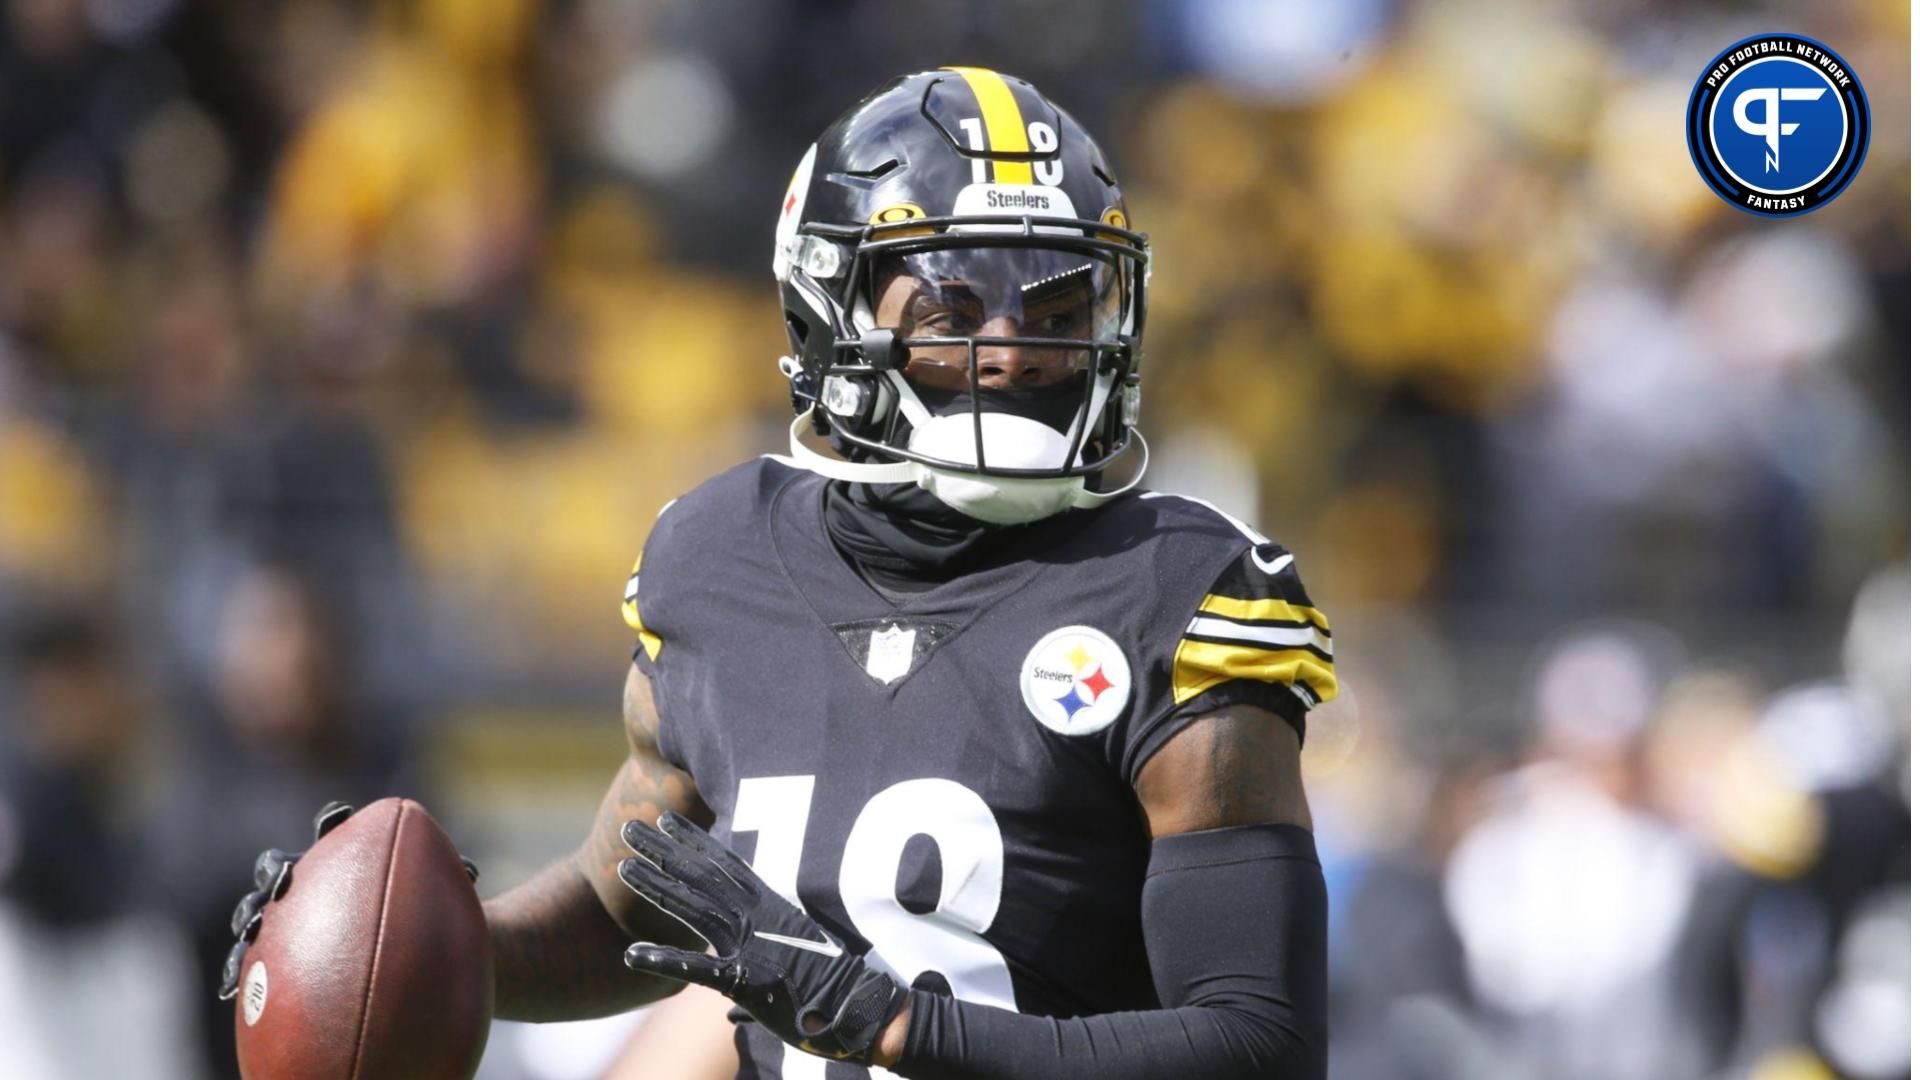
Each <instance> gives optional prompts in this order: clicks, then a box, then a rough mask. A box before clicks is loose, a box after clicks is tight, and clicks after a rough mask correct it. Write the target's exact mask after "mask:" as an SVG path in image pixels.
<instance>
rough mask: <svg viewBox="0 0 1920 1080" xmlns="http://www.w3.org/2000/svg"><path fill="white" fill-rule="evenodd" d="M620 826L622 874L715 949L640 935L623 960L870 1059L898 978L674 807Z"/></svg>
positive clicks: (803, 1039) (789, 1036) (790, 1033)
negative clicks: (651, 820) (627, 854)
mask: <svg viewBox="0 0 1920 1080" xmlns="http://www.w3.org/2000/svg"><path fill="white" fill-rule="evenodd" d="M620 836H621V838H622V839H624V840H626V842H627V846H628V847H630V848H632V849H633V850H634V852H635V853H636V854H637V855H638V858H632V859H628V860H626V861H624V862H622V863H621V864H620V878H621V880H623V881H625V882H626V883H627V885H628V886H629V887H631V888H632V889H633V891H635V892H637V893H639V894H640V895H641V896H643V897H645V898H646V899H648V900H649V901H652V902H653V904H654V905H655V906H657V907H658V908H659V909H660V910H662V911H664V912H666V913H667V914H669V915H671V916H673V917H674V918H676V919H678V920H680V921H681V922H683V923H685V924H687V926H689V927H690V928H692V929H693V931H694V932H695V933H697V934H699V935H700V936H701V937H703V938H706V939H707V943H708V944H709V945H712V946H713V951H714V953H715V955H713V956H708V955H706V954H704V953H696V952H688V951H687V950H685V949H674V948H669V947H667V946H664V945H652V944H648V943H646V942H641V943H639V944H636V945H633V946H632V947H630V948H628V949H627V966H628V967H630V968H633V969H634V970H635V971H644V972H648V973H650V974H653V975H664V976H666V977H667V978H670V979H679V980H681V981H683V982H691V983H699V984H700V985H702V986H710V987H712V988H713V989H715V990H718V991H720V992H721V993H722V994H725V995H727V996H728V997H730V998H732V999H733V1000H734V1001H735V1002H736V1003H737V1004H739V1005H740V1007H742V1008H744V1009H745V1010H746V1011H747V1012H748V1013H750V1014H752V1016H753V1018H754V1019H755V1020H757V1021H759V1022H760V1024H761V1026H763V1027H765V1028H766V1029H767V1030H768V1031H771V1032H773V1033H774V1034H775V1035H778V1036H779V1037H780V1038H781V1039H782V1040H783V1041H785V1042H788V1043H791V1044H793V1045H794V1046H798V1047H799V1048H800V1049H802V1050H805V1051H808V1052H809V1053H814V1054H819V1055H820V1056H822V1057H829V1058H836V1059H844V1058H852V1059H855V1060H858V1061H862V1062H864V1061H868V1060H870V1059H871V1056H872V1052H873V1044H874V1041H875V1040H876V1039H877V1038H878V1037H879V1035H880V1032H881V1030H882V1029H884V1028H885V1027H886V1025H887V1022H888V1021H889V1020H892V1019H893V1017H894V1014H895V1013H898V1012H899V1011H900V1007H901V1006H902V1005H903V1004H904V1003H905V1002H906V999H907V990H906V988H905V987H903V986H901V985H899V984H898V983H896V982H894V981H893V978H892V977H891V976H889V975H888V974H887V973H886V972H884V971H881V970H880V969H878V968H875V967H871V966H869V965H868V964H867V962H866V961H865V960H864V959H862V958H861V957H858V956H854V955H852V954H850V953H849V952H847V949H846V946H845V945H843V944H842V943H841V942H840V941H839V940H838V939H836V938H835V937H834V936H833V935H831V934H829V933H827V932H826V931H825V930H824V929H822V928H821V926H820V924H819V923H817V922H815V921H813V918H812V917H811V916H809V915H808V914H807V913H806V912H804V911H801V910H800V909H799V908H797V907H795V906H793V905H792V904H791V903H788V902H787V900H786V898H784V897H782V896H781V895H780V894H778V893H776V892H774V891H773V890H772V889H770V888H768V887H767V884H766V883H765V882H763V881H761V880H760V878H759V877H758V876H756V875H755V874H754V872H753V871H752V870H751V869H750V868H749V867H748V866H747V864H746V863H745V862H744V861H742V860H741V858H740V857H739V856H738V855H735V854H734V853H733V852H732V851H730V850H728V849H727V847H726V846H725V845H723V844H721V843H720V842H718V841H716V840H715V839H714V838H713V837H711V836H708V835H707V833H706V831H705V830H703V829H701V828H700V827H699V826H697V825H695V824H693V823H692V822H691V821H688V820H687V819H686V818H683V817H681V816H680V815H679V814H676V813H674V812H672V811H671V810H669V811H668V812H666V813H665V814H662V815H660V827H659V828H658V829H654V828H652V827H650V826H648V825H647V824H645V823H644V822H639V821H629V822H627V824H626V826H625V827H624V828H622V829H621V830H620Z"/></svg>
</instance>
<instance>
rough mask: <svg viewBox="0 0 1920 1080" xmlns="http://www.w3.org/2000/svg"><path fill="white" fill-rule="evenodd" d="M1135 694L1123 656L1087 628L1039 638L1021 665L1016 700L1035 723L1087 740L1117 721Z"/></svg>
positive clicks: (1065, 629)
mask: <svg viewBox="0 0 1920 1080" xmlns="http://www.w3.org/2000/svg"><path fill="white" fill-rule="evenodd" d="M1132 690H1133V672H1132V670H1131V669H1130V668H1129V667H1128V666H1127V657H1126V654H1125V653H1123V652H1121V651H1120V646H1118V645H1116V644H1114V641H1113V639H1112V638H1110V637H1108V636H1107V635H1105V634H1103V633H1101V632H1100V631H1098V630H1095V629H1094V628H1093V627H1091V626H1063V627H1061V628H1060V629H1058V630H1055V631H1053V632H1051V633H1049V634H1047V635H1046V636H1045V637H1043V638H1041V639H1040V640H1039V641H1038V642H1037V643H1035V645H1034V646H1033V648H1032V649H1030V650H1028V652H1027V658H1026V660H1025V661H1023V662H1022V663H1021V665H1020V696H1021V698H1022V699H1024V700H1025V701H1026V703H1027V711H1028V712H1030V713H1032V714H1033V718H1034V719H1035V720H1038V721H1040V722H1041V723H1042V724H1044V725H1046V726H1047V727H1049V728H1051V729H1053V730H1054V731H1057V732H1059V733H1060V734H1062V735H1091V734H1093V733H1094V732H1096V731H1102V730H1105V729H1106V728H1107V726H1108V725H1110V724H1112V723H1113V722H1114V721H1115V720H1117V719H1119V717H1120V711H1121V710H1122V709H1124V708H1126V707H1127V698H1128V697H1129V696H1130V695H1131V693H1132Z"/></svg>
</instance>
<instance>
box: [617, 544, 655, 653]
mask: <svg viewBox="0 0 1920 1080" xmlns="http://www.w3.org/2000/svg"><path fill="white" fill-rule="evenodd" d="M620 617H621V618H623V619H625V620H626V621H627V625H628V626H629V627H632V628H633V632H634V633H636V634H639V635H640V645H641V647H642V648H644V649H646V650H647V659H649V660H658V659H660V635H659V634H656V633H654V632H653V631H651V630H649V629H647V626H646V624H645V623H643V622H641V621H640V560H639V559H635V560H633V573H632V574H631V575H630V576H628V578H627V594H626V597H625V599H623V600H621V602H620Z"/></svg>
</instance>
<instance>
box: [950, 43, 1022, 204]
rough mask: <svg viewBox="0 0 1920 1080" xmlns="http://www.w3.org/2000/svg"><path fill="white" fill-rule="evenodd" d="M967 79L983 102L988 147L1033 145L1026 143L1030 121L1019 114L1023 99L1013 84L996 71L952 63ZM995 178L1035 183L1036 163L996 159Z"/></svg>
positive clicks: (998, 150)
mask: <svg viewBox="0 0 1920 1080" xmlns="http://www.w3.org/2000/svg"><path fill="white" fill-rule="evenodd" d="M947 70H948V71H951V72H954V73H955V74H957V75H959V76H960V77H961V78H963V79H965V80H967V88H968V89H970V90H972V91H973V97H974V100H976V101H978V102H979V103H980V120H981V123H982V124H984V125H985V126H986V129H987V150H988V152H990V153H994V154H1027V153H1032V152H1033V148H1032V147H1031V146H1029V145H1027V125H1026V121H1025V120H1023V119H1022V118H1021V116H1020V103H1019V102H1018V101H1016V100H1015V99H1014V96H1013V88H1012V87H1010V86H1008V85H1007V80H1006V78H1005V77H1004V76H1002V75H1001V74H1000V73H999V72H997V71H989V70H988V69H986V68H977V67H950V68H948V69H947ZM993 181H994V183H996V184H1031V183H1033V163H1032V162H1027V161H996V162H994V163H993Z"/></svg>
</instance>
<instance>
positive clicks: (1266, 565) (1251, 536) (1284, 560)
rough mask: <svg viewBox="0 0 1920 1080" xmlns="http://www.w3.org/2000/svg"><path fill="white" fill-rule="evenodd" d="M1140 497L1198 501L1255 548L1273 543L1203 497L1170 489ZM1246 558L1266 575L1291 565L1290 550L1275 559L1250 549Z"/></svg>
mask: <svg viewBox="0 0 1920 1080" xmlns="http://www.w3.org/2000/svg"><path fill="white" fill-rule="evenodd" d="M1140 497H1141V498H1143V499H1185V500H1187V501H1188V502H1190V503H1198V504H1200V505H1201V506H1204V507H1206V508H1207V509H1209V510H1211V511H1213V512H1214V513H1216V514H1219V515H1220V516H1221V517H1223V518H1225V519H1226V520H1227V524H1229V525H1232V526H1233V527H1234V528H1236V529H1238V530H1240V535H1242V536H1244V537H1246V538H1247V539H1248V540H1251V541H1253V546H1254V547H1256V548H1257V547H1259V546H1260V545H1262V544H1271V543H1273V541H1272V540H1269V539H1267V538H1266V536H1265V535H1263V534H1262V533H1261V532H1260V530H1258V529H1256V528H1254V527H1253V526H1251V525H1249V524H1247V523H1246V522H1244V521H1241V520H1240V519H1239V518H1237V517H1234V516H1233V515H1232V514H1229V513H1227V512H1226V511H1225V510H1222V509H1220V508H1219V507H1217V506H1215V505H1213V504H1212V503H1210V502H1208V501H1207V500H1205V499H1196V498H1194V497H1193V496H1191V495H1181V494H1179V493H1177V492H1172V491H1148V492H1143V493H1142V494H1141V496H1140ZM1248 558H1250V559H1251V560H1252V561H1253V565H1255V566H1257V567H1259V568H1260V570H1261V572H1262V573H1265V574H1268V575H1272V574H1277V573H1279V572H1280V571H1282V570H1285V569H1286V568H1287V567H1289V566H1292V565H1293V553H1292V552H1287V553H1286V554H1284V555H1281V556H1280V557H1279V558H1277V559H1263V558H1261V557H1260V553H1259V552H1258V551H1252V552H1248Z"/></svg>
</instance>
